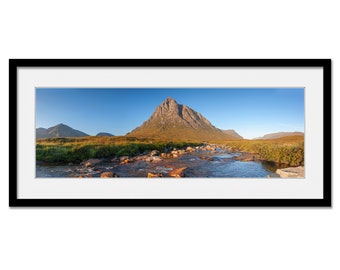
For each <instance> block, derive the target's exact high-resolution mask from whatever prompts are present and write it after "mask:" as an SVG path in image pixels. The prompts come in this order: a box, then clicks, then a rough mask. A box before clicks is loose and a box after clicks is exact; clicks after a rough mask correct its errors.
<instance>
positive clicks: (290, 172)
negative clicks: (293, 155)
mask: <svg viewBox="0 0 340 270" xmlns="http://www.w3.org/2000/svg"><path fill="white" fill-rule="evenodd" d="M276 173H277V174H278V175H280V177H281V178H304V177H305V168H304V167H303V166H299V167H288V168H285V169H277V170H276Z"/></svg>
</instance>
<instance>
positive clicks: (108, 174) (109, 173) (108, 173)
mask: <svg viewBox="0 0 340 270" xmlns="http://www.w3.org/2000/svg"><path fill="white" fill-rule="evenodd" d="M112 177H113V173H112V172H103V173H101V174H100V178H112Z"/></svg>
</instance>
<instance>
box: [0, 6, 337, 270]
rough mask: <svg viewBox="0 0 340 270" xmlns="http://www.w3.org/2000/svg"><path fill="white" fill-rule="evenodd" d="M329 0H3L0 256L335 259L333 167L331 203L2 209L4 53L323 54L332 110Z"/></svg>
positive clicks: (263, 265) (333, 44)
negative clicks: (317, 206) (280, 206)
mask: <svg viewBox="0 0 340 270" xmlns="http://www.w3.org/2000/svg"><path fill="white" fill-rule="evenodd" d="M336 3H337V1H322V2H321V1H293V0H286V1H280V2H278V1H263V0H258V1H230V3H228V2H226V1H214V0H213V1H209V2H207V1H177V0H175V1H171V2H169V3H161V2H160V1H124V2H123V1H115V2H114V1H95V2H94V1H64V0H61V1H57V2H50V1H35V0H31V1H2V2H1V4H0V25H1V31H0V35H1V42H0V48H1V49H0V55H1V56H0V57H1V58H0V71H1V72H0V74H1V75H0V82H1V85H0V86H1V92H0V93H1V99H0V100H1V101H0V102H1V104H0V111H1V113H0V114H1V125H2V126H3V130H2V134H1V136H2V138H1V142H2V151H1V154H0V155H1V162H0V164H1V166H2V167H3V168H2V177H1V180H2V181H1V182H0V183H1V186H0V190H1V197H0V202H1V203H0V211H1V215H0V216H1V222H0V239H1V240H0V249H1V253H0V254H1V260H0V268H1V269H35V270H40V269H58V270H59V269H95V268H97V269H148V270H153V269H171V270H172V269H234V270H235V269H236V270H237V269H262V270H267V269H322V268H324V269H330V270H332V269H339V267H340V260H339V258H338V251H336V248H337V249H338V243H339V242H340V233H339V231H340V230H339V227H340V208H339V202H340V199H339V197H338V195H339V194H340V193H339V185H338V184H337V178H338V177H339V173H338V171H335V172H334V174H333V196H334V199H333V208H332V209H9V208H8V192H7V191H8V170H7V168H8V152H7V148H8V147H7V146H8V143H7V142H8V79H7V78H8V58H332V59H333V85H332V86H333V106H334V108H333V119H334V118H335V115H336V114H338V113H339V111H340V108H339V106H337V107H336V106H335V105H336V103H337V102H339V101H340V100H339V92H337V91H335V89H336V88H337V80H338V79H339V74H338V73H337V66H338V62H339V61H340V50H339V47H340V46H339V45H340V44H339V38H338V36H339V35H338V32H339V31H338V28H337V27H336V25H339V23H340V19H339V16H338V12H337V11H338V9H337V5H336ZM333 123H334V126H333V138H336V137H339V135H340V134H339V125H335V124H336V123H335V121H334V120H333ZM337 150H339V143H338V142H337V141H334V143H333V152H334V153H335V152H337ZM10 151H11V149H10ZM333 157H334V159H333V165H336V164H337V163H338V162H339V158H338V157H336V156H335V155H333ZM10 173H11V172H10Z"/></svg>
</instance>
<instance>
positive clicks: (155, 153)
mask: <svg viewBox="0 0 340 270" xmlns="http://www.w3.org/2000/svg"><path fill="white" fill-rule="evenodd" d="M159 154H160V152H159V151H158V150H152V151H151V153H150V157H154V156H159Z"/></svg>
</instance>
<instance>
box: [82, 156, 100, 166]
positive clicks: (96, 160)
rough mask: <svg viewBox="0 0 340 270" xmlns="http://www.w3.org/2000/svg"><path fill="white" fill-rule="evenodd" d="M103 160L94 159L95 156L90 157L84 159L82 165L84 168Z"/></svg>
mask: <svg viewBox="0 0 340 270" xmlns="http://www.w3.org/2000/svg"><path fill="white" fill-rule="evenodd" d="M102 161H103V160H101V159H96V158H91V159H88V160H86V161H84V164H85V165H84V166H85V168H88V167H92V166H94V165H96V164H98V163H101V162H102Z"/></svg>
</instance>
